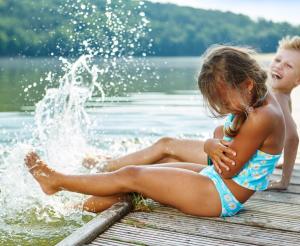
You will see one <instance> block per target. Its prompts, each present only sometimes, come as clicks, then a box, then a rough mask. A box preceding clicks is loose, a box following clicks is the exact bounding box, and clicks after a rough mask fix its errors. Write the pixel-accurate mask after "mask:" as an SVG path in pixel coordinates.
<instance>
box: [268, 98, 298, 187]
mask: <svg viewBox="0 0 300 246" xmlns="http://www.w3.org/2000/svg"><path fill="white" fill-rule="evenodd" d="M278 102H279V103H280V106H281V109H282V111H283V114H284V119H285V142H284V155H283V166H282V177H281V180H279V181H275V182H271V183H270V185H269V188H268V189H287V187H288V185H289V183H290V180H291V177H292V173H293V168H294V164H295V160H296V157H297V149H298V144H299V137H298V133H297V126H296V124H295V122H294V120H293V117H292V115H291V111H290V107H289V103H288V101H284V100H278Z"/></svg>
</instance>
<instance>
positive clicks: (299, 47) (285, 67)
mask: <svg viewBox="0 0 300 246" xmlns="http://www.w3.org/2000/svg"><path fill="white" fill-rule="evenodd" d="M270 73H271V76H272V81H271V87H272V91H273V93H274V95H275V97H276V99H277V101H278V102H279V104H280V106H281V109H282V111H283V114H284V118H285V125H286V127H285V144H284V155H283V164H281V165H278V166H277V168H280V169H281V168H282V177H281V179H280V180H279V181H274V182H271V183H270V185H269V189H281V190H283V189H287V187H288V185H289V183H290V180H291V177H292V172H293V167H294V164H295V160H296V156H297V149H298V143H299V137H298V133H297V126H296V123H295V121H294V120H293V118H292V104H291V92H292V90H293V89H294V88H295V87H296V86H298V85H299V84H300V36H294V37H289V36H287V37H285V38H283V39H282V40H280V41H279V46H278V49H277V53H276V55H275V58H274V59H273V61H272V63H271V66H270Z"/></svg>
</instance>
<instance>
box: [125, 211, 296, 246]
mask: <svg viewBox="0 0 300 246" xmlns="http://www.w3.org/2000/svg"><path fill="white" fill-rule="evenodd" d="M121 222H122V223H126V224H131V225H136V226H139V225H142V226H144V227H150V228H156V229H163V230H167V231H175V232H182V233H186V234H188V235H198V236H199V235H200V236H205V237H209V238H219V239H226V240H233V241H238V242H244V243H254V244H258V245H272V246H273V245H274V246H281V245H283V244H284V245H285V246H294V245H295V243H296V242H299V241H300V235H299V234H298V233H294V232H287V231H280V230H274V229H267V228H260V227H253V226H248V225H240V224H239V225H237V224H231V223H227V222H225V221H211V220H208V219H206V218H194V217H188V216H185V215H183V214H182V215H178V216H175V217H173V216H171V217H170V216H169V215H168V214H165V213H157V212H152V213H144V212H136V213H130V214H129V215H127V216H126V217H125V218H123V219H122V220H121ZM254 235H255V237H253V236H254ZM270 235H272V237H271V236H270Z"/></svg>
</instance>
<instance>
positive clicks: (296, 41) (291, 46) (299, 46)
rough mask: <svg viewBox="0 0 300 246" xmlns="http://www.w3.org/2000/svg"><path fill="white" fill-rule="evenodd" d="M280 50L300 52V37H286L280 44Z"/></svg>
mask: <svg viewBox="0 0 300 246" xmlns="http://www.w3.org/2000/svg"><path fill="white" fill-rule="evenodd" d="M278 49H288V50H297V51H300V36H293V37H291V36H285V37H284V38H282V39H281V40H280V41H279V42H278Z"/></svg>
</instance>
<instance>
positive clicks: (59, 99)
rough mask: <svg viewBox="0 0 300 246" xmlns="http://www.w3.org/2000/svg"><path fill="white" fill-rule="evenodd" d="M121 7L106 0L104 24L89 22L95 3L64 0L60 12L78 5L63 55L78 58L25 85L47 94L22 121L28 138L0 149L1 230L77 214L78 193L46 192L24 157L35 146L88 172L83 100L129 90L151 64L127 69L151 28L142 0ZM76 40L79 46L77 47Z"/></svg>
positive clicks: (55, 162)
mask: <svg viewBox="0 0 300 246" xmlns="http://www.w3.org/2000/svg"><path fill="white" fill-rule="evenodd" d="M125 5H126V3H125V2H123V1H121V0H119V1H118V4H117V5H116V4H115V3H114V4H113V3H112V2H111V1H109V0H107V1H106V5H105V15H104V16H101V20H103V18H104V19H105V21H104V22H101V23H99V22H98V21H97V18H95V20H94V21H93V20H92V19H91V16H90V14H92V16H93V15H96V13H98V12H97V9H98V7H99V6H95V5H93V4H92V3H89V2H87V1H80V0H77V1H76V2H73V1H66V4H65V5H63V7H62V8H61V11H65V9H66V8H67V7H68V8H70V7H71V8H73V9H74V10H75V14H74V15H71V18H70V23H69V24H70V26H72V28H67V30H66V31H67V33H69V37H70V38H71V39H72V40H73V42H74V43H73V44H74V45H73V47H71V48H70V50H69V52H68V53H69V54H72V52H74V53H76V52H77V54H79V55H80V57H79V58H78V59H75V60H74V59H73V60H72V59H66V58H62V57H61V58H60V61H61V63H62V66H61V72H58V71H52V72H49V73H48V74H46V75H45V78H42V79H41V80H40V81H38V82H37V81H33V82H32V84H30V85H28V86H27V87H25V88H24V93H25V94H27V95H28V98H29V100H28V101H30V100H31V99H30V98H31V97H30V95H31V93H34V90H35V87H36V86H37V85H38V84H39V83H45V82H47V88H46V91H45V95H44V97H43V98H42V100H41V101H40V102H38V103H37V104H36V109H35V112H34V117H33V118H34V122H29V123H26V124H24V130H26V131H27V132H30V133H32V136H31V137H29V138H27V139H26V140H25V141H24V142H22V141H20V140H19V139H18V137H17V138H16V139H15V141H14V142H15V143H14V144H12V145H11V146H7V147H5V148H2V147H1V148H2V149H1V150H0V158H1V159H0V161H1V166H0V168H1V169H0V174H1V175H0V181H1V193H0V201H1V210H0V218H1V220H3V221H5V223H4V224H5V225H6V226H7V228H6V229H3V228H2V227H1V225H0V232H1V231H3V230H4V231H5V233H6V234H7V235H8V234H9V233H11V234H14V232H15V230H14V225H15V224H32V223H33V221H37V223H45V222H47V224H49V223H50V224H51V222H55V221H57V220H58V221H64V220H65V219H66V216H69V217H70V218H71V219H72V220H73V219H74V218H73V217H72V214H77V215H78V213H81V212H79V211H78V210H77V209H75V208H72V206H71V204H76V203H81V202H82V200H83V199H84V197H83V196H80V195H76V194H72V193H64V192H61V193H59V194H58V195H55V196H51V197H48V196H46V195H44V194H43V193H42V192H41V190H40V188H39V187H38V185H37V184H36V182H35V180H34V179H33V178H32V177H31V175H30V174H29V173H28V171H27V170H26V168H25V166H24V160H23V159H24V156H25V155H26V153H27V152H28V151H29V150H30V149H32V148H33V149H35V150H36V151H38V153H39V154H40V155H41V156H42V158H43V159H44V160H46V162H48V163H50V165H51V167H54V168H56V169H58V170H61V171H64V172H68V173H70V172H76V173H78V172H89V171H88V170H85V169H84V168H83V167H82V165H81V160H82V158H83V156H84V155H85V153H87V152H93V151H94V149H95V147H94V146H91V145H90V142H89V127H90V126H91V125H92V124H93V122H92V121H91V119H90V117H89V114H88V113H87V111H86V103H87V102H89V101H90V100H94V101H98V102H102V101H104V100H105V93H104V92H106V91H109V90H110V91H111V93H116V92H118V93H120V92H121V93H123V92H127V91H128V90H129V89H128V88H129V87H130V85H131V84H133V81H139V80H141V82H145V80H142V77H143V76H144V72H145V71H146V72H147V73H149V71H150V70H151V69H150V66H149V64H147V63H146V62H145V63H143V60H139V61H138V62H137V64H136V69H135V70H130V71H129V70H128V67H127V65H126V64H130V67H132V63H134V62H136V60H134V59H133V57H134V55H135V54H142V56H143V57H145V56H146V55H147V49H148V48H149V47H150V46H147V45H146V48H145V46H144V45H143V44H142V38H143V37H145V35H146V33H147V31H148V30H147V26H148V24H149V21H148V20H147V18H146V17H145V14H144V12H143V11H142V9H143V8H144V7H145V5H144V2H143V1H140V2H137V3H135V6H134V7H133V9H131V10H127V9H126V10H124V9H125ZM116 6H117V7H118V8H115V7H116ZM135 12H138V15H137V16H138V18H137V16H136V15H134V18H133V19H131V17H132V16H133V13H135ZM68 13H71V12H68ZM133 20H134V21H133ZM91 26H96V27H99V29H101V30H102V32H100V30H99V34H97V35H95V34H94V33H92V32H91V29H90V27H91ZM81 33H84V34H85V35H83V36H82V35H81ZM100 38H101V39H100ZM99 40H101V43H99ZM75 44H76V45H75ZM78 44H79V45H78ZM75 46H77V47H78V46H79V48H77V49H75V48H74V47H75ZM57 48H58V49H62V45H61V44H58V46H57ZM60 74H61V75H60ZM153 76H155V73H153ZM147 77H149V76H147ZM146 82H147V81H146ZM56 85H58V86H56ZM116 88H117V89H116ZM128 144H129V145H130V143H128ZM128 144H127V147H126V149H128V146H129V145H128ZM136 145H137V143H132V144H131V145H130V146H131V148H132V147H133V148H135V147H136ZM130 146H129V147H130ZM122 148H123V149H124V142H123V141H118V140H117V141H113V143H112V145H111V149H110V150H112V152H116V151H117V152H118V153H119V154H120V149H122ZM78 223H79V224H82V218H81V217H80V216H79V218H77V219H75V224H77V225H78ZM29 230H30V229H29ZM21 233H25V234H26V233H27V234H28V233H29V232H26V230H25V231H22V232H21ZM0 234H1V233H0ZM0 242H1V238H0Z"/></svg>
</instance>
